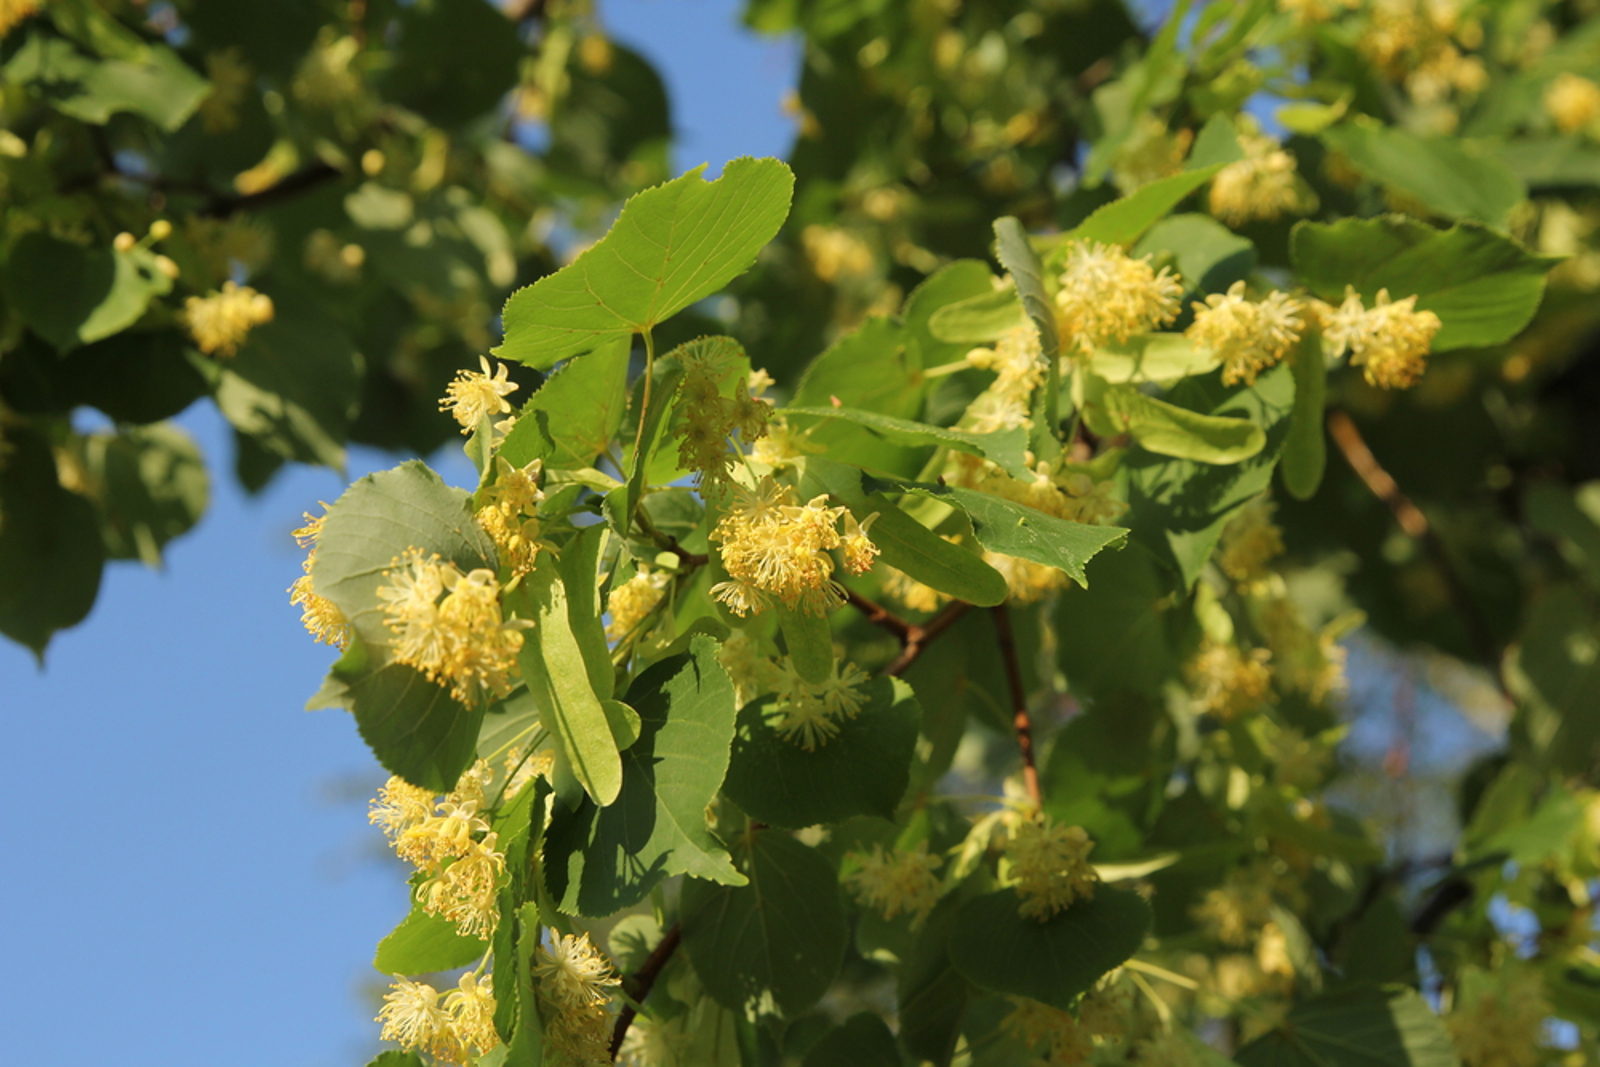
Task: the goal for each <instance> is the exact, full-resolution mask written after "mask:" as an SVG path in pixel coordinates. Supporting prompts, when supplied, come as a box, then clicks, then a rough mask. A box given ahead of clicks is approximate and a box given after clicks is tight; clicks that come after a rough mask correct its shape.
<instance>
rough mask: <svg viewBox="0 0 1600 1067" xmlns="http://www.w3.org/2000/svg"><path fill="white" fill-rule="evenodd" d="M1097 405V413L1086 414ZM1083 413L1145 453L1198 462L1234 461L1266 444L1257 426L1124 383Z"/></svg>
mask: <svg viewBox="0 0 1600 1067" xmlns="http://www.w3.org/2000/svg"><path fill="white" fill-rule="evenodd" d="M1096 406H1098V407H1099V408H1100V412H1098V413H1096V417H1090V416H1089V412H1090V411H1092V410H1093V408H1094V407H1096ZM1085 416H1086V417H1090V419H1091V425H1094V426H1095V429H1096V431H1097V432H1099V433H1101V434H1103V435H1112V434H1117V433H1127V434H1130V435H1132V437H1133V439H1134V440H1136V441H1138V442H1139V444H1140V445H1142V446H1144V448H1145V449H1146V450H1147V451H1150V452H1156V453H1159V454H1161V455H1163V456H1175V457H1177V458H1178V459H1192V460H1195V461H1197V462H1200V463H1238V462H1239V461H1240V460H1242V459H1249V458H1250V457H1251V456H1253V455H1255V454H1256V453H1258V452H1260V451H1261V450H1262V448H1264V447H1266V443H1267V435H1266V434H1265V433H1264V432H1263V431H1262V429H1261V427H1259V426H1257V425H1256V424H1255V423H1253V422H1251V421H1250V420H1248V419H1241V418H1236V417H1233V416H1227V415H1202V414H1200V413H1199V412H1196V411H1189V410H1188V409H1186V408H1181V407H1178V406H1177V405H1176V404H1169V403H1167V402H1166V401H1165V400H1157V399H1156V398H1155V397H1152V396H1145V395H1144V394H1143V393H1141V392H1140V391H1139V390H1138V389H1136V388H1134V387H1132V386H1127V385H1117V386H1112V387H1111V388H1109V389H1107V390H1105V392H1104V393H1102V394H1101V396H1100V398H1099V402H1098V404H1092V403H1091V404H1086V405H1085Z"/></svg>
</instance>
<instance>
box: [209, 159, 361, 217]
mask: <svg viewBox="0 0 1600 1067" xmlns="http://www.w3.org/2000/svg"><path fill="white" fill-rule="evenodd" d="M341 173H343V172H342V171H340V170H339V168H338V167H335V166H332V165H331V164H328V163H324V162H323V161H322V160H318V161H317V162H315V163H311V164H308V165H306V166H304V167H301V168H300V169H299V170H297V171H295V172H294V173H293V174H290V175H289V176H288V177H286V178H284V179H283V180H282V181H280V182H278V183H277V184H276V185H269V186H267V187H266V188H265V189H261V190H259V191H257V192H254V193H245V194H243V195H234V196H214V197H212V198H211V201H210V202H209V203H207V204H206V206H205V209H204V210H203V211H202V212H201V214H202V215H205V216H207V217H209V218H227V217H228V216H229V215H236V214H238V213H239V212H241V211H251V210H254V209H255V208H259V207H267V206H269V205H271V204H276V203H278V202H280V201H283V200H289V199H292V198H294V197H296V196H299V195H300V194H301V193H304V192H308V191H310V190H312V189H315V188H316V187H317V186H319V185H323V184H325V183H327V182H329V181H332V180H333V179H335V178H337V177H339V175H340V174H341Z"/></svg>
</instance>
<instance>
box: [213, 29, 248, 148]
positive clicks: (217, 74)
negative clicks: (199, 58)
mask: <svg viewBox="0 0 1600 1067" xmlns="http://www.w3.org/2000/svg"><path fill="white" fill-rule="evenodd" d="M206 78H207V79H208V80H210V82H211V92H210V94H208V95H207V96H206V98H205V99H204V100H202V101H200V122H201V125H203V126H204V127H205V130H206V132H207V133H227V132H228V131H229V130H232V129H236V128H237V127H238V125H239V107H240V106H241V105H242V104H243V103H244V101H245V97H246V95H248V94H249V92H250V90H251V88H252V87H253V86H254V83H255V78H256V72H255V68H253V67H251V66H250V64H248V63H246V62H245V61H244V52H243V50H241V49H238V48H223V49H219V50H217V51H215V52H207V53H206Z"/></svg>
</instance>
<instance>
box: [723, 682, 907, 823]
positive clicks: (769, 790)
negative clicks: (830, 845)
mask: <svg viewBox="0 0 1600 1067" xmlns="http://www.w3.org/2000/svg"><path fill="white" fill-rule="evenodd" d="M770 713H771V706H770V701H767V700H760V701H752V702H751V703H750V704H748V705H746V706H745V708H744V709H743V710H742V711H740V713H739V722H738V732H737V734H736V735H735V737H734V740H733V755H732V758H731V760H730V762H729V764H728V780H727V781H726V782H725V783H723V787H722V789H723V792H724V793H726V794H727V796H728V799H729V800H731V801H733V802H734V803H735V804H737V805H739V808H740V810H742V811H743V812H745V814H747V815H749V816H750V817H751V818H752V819H757V820H759V821H761V822H764V823H770V824H772V825H773V826H782V827H785V828H788V829H794V830H798V829H801V828H803V827H806V826H814V825H816V824H818V823H835V822H842V821H843V820H845V819H848V818H850V817H851V816H853V815H880V816H882V817H883V818H886V819H892V818H894V812H895V808H896V807H897V806H898V805H899V803H900V797H901V795H902V794H904V793H905V790H906V784H907V782H908V781H909V780H910V767H911V756H912V753H913V752H914V751H915V749H916V745H917V728H918V726H919V725H920V724H921V722H922V709H921V708H920V707H918V705H917V700H916V697H915V696H914V695H913V694H912V692H911V687H910V686H908V685H906V684H905V683H904V682H902V681H901V680H900V679H898V678H883V677H879V678H874V679H873V680H872V682H871V685H870V688H869V690H868V701H867V704H866V706H865V707H863V708H862V709H861V712H860V713H859V714H857V715H855V716H853V717H851V718H848V719H844V720H843V721H841V722H840V723H839V734H838V736H836V737H832V738H829V739H828V741H827V743H826V744H822V745H819V746H817V748H816V749H815V750H814V751H811V752H807V751H806V750H805V749H803V748H801V747H800V746H799V745H797V744H795V743H794V742H793V741H790V740H786V739H785V738H784V737H783V736H782V735H781V734H779V733H778V731H777V730H776V729H775V728H774V727H773V726H772V724H771V723H770V722H768V720H767V716H768V715H769V714H770Z"/></svg>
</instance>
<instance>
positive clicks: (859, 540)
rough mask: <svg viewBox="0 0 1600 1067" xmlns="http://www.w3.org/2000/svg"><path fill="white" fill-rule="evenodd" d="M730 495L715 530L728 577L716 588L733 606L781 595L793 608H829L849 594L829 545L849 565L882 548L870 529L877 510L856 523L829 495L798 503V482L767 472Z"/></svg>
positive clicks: (761, 606) (759, 607)
mask: <svg viewBox="0 0 1600 1067" xmlns="http://www.w3.org/2000/svg"><path fill="white" fill-rule="evenodd" d="M733 496H734V499H733V501H732V504H731V506H730V507H729V508H728V510H727V511H726V513H724V515H723V516H722V519H721V520H720V521H719V522H718V523H717V526H716V529H715V530H713V531H712V532H711V540H713V541H715V542H717V544H719V545H721V546H722V548H721V557H722V566H723V567H724V569H726V570H727V572H728V577H729V579H730V580H729V581H726V582H718V583H717V584H716V585H715V586H713V587H712V588H711V595H712V597H713V598H715V599H717V600H719V601H721V602H722V603H724V604H726V605H728V608H729V610H731V611H733V612H734V614H736V615H740V616H744V615H747V614H749V613H750V612H752V611H754V612H761V611H765V610H767V609H768V608H770V607H771V606H772V604H773V602H774V600H776V601H778V602H780V603H782V604H783V605H784V606H785V607H787V608H789V609H790V610H791V611H803V612H806V613H807V614H810V615H817V616H822V615H826V614H827V613H828V612H829V611H831V610H833V609H834V608H836V607H838V606H839V605H840V604H842V603H843V602H844V593H843V592H842V591H841V590H840V588H839V585H838V583H837V582H835V581H834V580H833V559H832V557H830V556H829V555H828V551H829V550H830V549H835V548H842V549H843V550H844V555H845V568H846V569H847V570H849V571H851V572H852V573H856V574H859V573H861V572H862V571H865V570H866V569H867V568H868V567H871V566H872V559H873V557H874V556H876V555H877V552H878V549H877V546H875V545H874V544H873V543H872V542H871V540H869V539H868V537H867V528H868V527H869V526H870V525H871V524H872V518H873V517H872V516H869V517H868V518H867V521H866V522H865V523H860V524H858V523H857V522H856V520H855V517H854V516H852V515H851V514H850V513H849V511H848V510H846V509H845V508H842V507H829V506H828V505H827V499H828V498H827V497H826V496H818V497H815V498H813V499H812V500H811V501H810V502H809V503H807V504H805V505H804V506H799V505H797V504H796V502H795V494H794V490H793V489H791V488H790V487H788V486H786V485H782V484H780V483H778V482H776V481H774V480H773V479H772V477H771V476H770V475H769V476H767V477H764V478H762V479H761V482H760V484H758V485H757V486H756V488H755V490H754V491H752V490H749V489H746V488H745V487H744V486H742V485H734V487H733ZM841 518H843V519H844V533H843V535H841V534H840V532H839V529H838V523H839V520H840V519H841Z"/></svg>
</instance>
